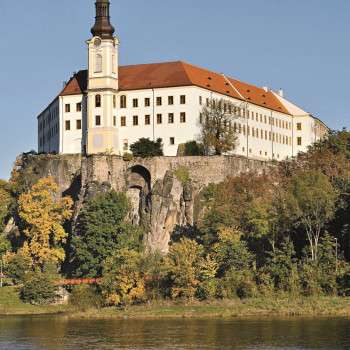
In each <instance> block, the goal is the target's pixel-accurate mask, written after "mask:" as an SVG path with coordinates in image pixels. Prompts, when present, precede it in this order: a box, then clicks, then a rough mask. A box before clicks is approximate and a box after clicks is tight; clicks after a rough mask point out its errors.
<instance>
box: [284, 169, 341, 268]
mask: <svg viewBox="0 0 350 350" xmlns="http://www.w3.org/2000/svg"><path fill="white" fill-rule="evenodd" d="M336 199H337V191H336V190H335V189H334V187H333V186H332V184H331V182H330V180H329V178H328V177H327V176H326V175H324V174H322V173H321V172H320V171H315V170H310V171H304V172H299V173H298V174H296V175H294V176H293V177H292V179H291V183H290V186H289V191H288V192H287V194H286V204H287V206H286V210H287V212H288V213H290V215H291V216H294V217H295V218H296V224H297V225H299V226H301V227H302V228H303V229H304V230H305V232H306V236H307V240H308V242H309V245H310V251H311V260H312V261H317V251H318V244H319V240H320V236H321V233H322V231H323V230H324V228H325V224H326V223H327V222H328V221H330V220H331V219H332V218H333V216H334V212H335V205H336Z"/></svg>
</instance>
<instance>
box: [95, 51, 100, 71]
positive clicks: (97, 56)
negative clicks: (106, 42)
mask: <svg viewBox="0 0 350 350" xmlns="http://www.w3.org/2000/svg"><path fill="white" fill-rule="evenodd" d="M95 60H96V61H95V73H100V72H102V55H100V54H97V55H96V58H95Z"/></svg>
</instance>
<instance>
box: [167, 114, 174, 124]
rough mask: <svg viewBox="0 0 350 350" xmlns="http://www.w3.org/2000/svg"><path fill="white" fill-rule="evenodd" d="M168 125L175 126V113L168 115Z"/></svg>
mask: <svg viewBox="0 0 350 350" xmlns="http://www.w3.org/2000/svg"><path fill="white" fill-rule="evenodd" d="M168 123H169V124H174V113H169V114H168Z"/></svg>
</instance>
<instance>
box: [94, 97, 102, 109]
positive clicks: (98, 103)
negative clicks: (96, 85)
mask: <svg viewBox="0 0 350 350" xmlns="http://www.w3.org/2000/svg"><path fill="white" fill-rule="evenodd" d="M95 107H101V95H96V96H95Z"/></svg>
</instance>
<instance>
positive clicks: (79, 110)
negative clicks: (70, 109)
mask: <svg viewBox="0 0 350 350" xmlns="http://www.w3.org/2000/svg"><path fill="white" fill-rule="evenodd" d="M76 110H77V112H81V103H77V106H76Z"/></svg>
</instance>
